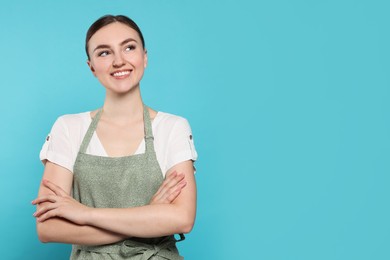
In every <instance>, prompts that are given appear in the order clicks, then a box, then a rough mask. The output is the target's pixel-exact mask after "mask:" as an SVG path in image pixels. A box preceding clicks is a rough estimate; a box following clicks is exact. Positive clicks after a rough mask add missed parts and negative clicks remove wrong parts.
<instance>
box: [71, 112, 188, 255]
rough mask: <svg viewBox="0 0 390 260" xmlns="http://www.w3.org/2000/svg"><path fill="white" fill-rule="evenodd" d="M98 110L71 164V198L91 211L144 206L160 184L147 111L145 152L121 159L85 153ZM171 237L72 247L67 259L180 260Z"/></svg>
mask: <svg viewBox="0 0 390 260" xmlns="http://www.w3.org/2000/svg"><path fill="white" fill-rule="evenodd" d="M101 115H102V110H99V112H98V113H97V114H96V115H95V117H94V118H93V119H92V122H91V124H90V126H89V128H88V131H87V133H86V134H85V136H84V139H83V142H82V143H81V146H80V150H79V153H78V155H77V158H76V162H75V165H74V170H73V172H74V176H73V190H72V192H73V197H74V198H75V199H76V200H78V201H79V202H80V203H82V204H84V205H86V206H89V207H94V208H131V207H139V206H144V205H147V204H148V203H149V201H150V200H151V198H152V197H153V195H154V194H155V193H156V192H157V190H158V188H159V187H160V185H161V184H162V182H163V181H164V179H163V175H162V171H161V169H160V165H159V164H158V161H157V157H156V153H155V151H154V144H153V132H152V125H151V120H150V116H149V111H148V109H147V107H146V106H145V105H144V132H145V137H144V139H145V153H143V154H135V155H131V156H123V157H104V156H96V155H90V154H86V150H87V147H88V145H89V142H90V141H91V138H92V136H93V133H94V132H95V130H96V127H97V124H98V122H99V119H100V117H101ZM183 239H184V236H183V235H182V234H180V240H176V239H175V238H174V236H173V235H172V236H166V237H158V238H134V237H132V238H129V239H126V240H124V241H120V242H117V243H114V244H109V245H101V246H81V245H73V247H72V254H71V258H70V259H77V260H80V259H88V260H90V259H134V260H136V259H140V260H146V259H153V260H154V259H172V260H179V259H184V258H183V257H181V256H180V255H179V253H178V250H177V248H176V242H177V241H181V240H183Z"/></svg>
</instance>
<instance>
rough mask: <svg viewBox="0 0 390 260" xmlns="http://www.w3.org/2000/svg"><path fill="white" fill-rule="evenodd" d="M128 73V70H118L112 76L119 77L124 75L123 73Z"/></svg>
mask: <svg viewBox="0 0 390 260" xmlns="http://www.w3.org/2000/svg"><path fill="white" fill-rule="evenodd" d="M128 74H130V71H128V70H127V71H118V72H115V73H114V74H113V75H114V77H121V76H124V75H128Z"/></svg>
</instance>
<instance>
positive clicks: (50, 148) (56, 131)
mask: <svg viewBox="0 0 390 260" xmlns="http://www.w3.org/2000/svg"><path fill="white" fill-rule="evenodd" d="M39 157H40V159H41V161H42V162H43V163H44V164H45V163H46V161H50V162H52V163H55V164H58V165H60V166H62V167H64V168H66V169H68V170H69V171H71V172H73V160H72V146H71V142H70V138H69V131H68V128H67V127H66V124H65V122H64V120H63V118H61V117H59V118H58V119H57V120H56V122H55V123H54V125H53V127H52V129H51V131H50V133H49V135H48V136H47V137H46V141H45V143H44V144H43V146H42V149H41V152H40V154H39Z"/></svg>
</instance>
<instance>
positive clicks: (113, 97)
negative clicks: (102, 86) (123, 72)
mask: <svg viewBox="0 0 390 260" xmlns="http://www.w3.org/2000/svg"><path fill="white" fill-rule="evenodd" d="M103 116H104V117H105V118H107V119H108V118H109V119H110V120H115V121H128V120H131V121H133V120H138V119H140V118H142V117H143V102H142V98H141V93H140V91H139V87H138V88H136V89H134V91H131V92H130V93H126V94H124V95H117V94H113V93H109V92H107V93H106V99H105V101H104V106H103Z"/></svg>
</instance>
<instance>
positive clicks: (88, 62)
mask: <svg viewBox="0 0 390 260" xmlns="http://www.w3.org/2000/svg"><path fill="white" fill-rule="evenodd" d="M87 64H88V67H89V69H90V70H91V71H92V73H93V75H94V76H95V77H96V75H95V69H94V68H93V66H92V64H91V61H90V60H87Z"/></svg>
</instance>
